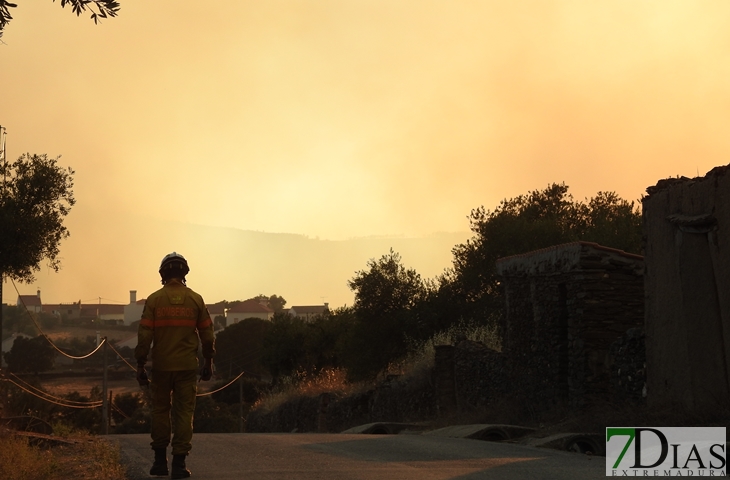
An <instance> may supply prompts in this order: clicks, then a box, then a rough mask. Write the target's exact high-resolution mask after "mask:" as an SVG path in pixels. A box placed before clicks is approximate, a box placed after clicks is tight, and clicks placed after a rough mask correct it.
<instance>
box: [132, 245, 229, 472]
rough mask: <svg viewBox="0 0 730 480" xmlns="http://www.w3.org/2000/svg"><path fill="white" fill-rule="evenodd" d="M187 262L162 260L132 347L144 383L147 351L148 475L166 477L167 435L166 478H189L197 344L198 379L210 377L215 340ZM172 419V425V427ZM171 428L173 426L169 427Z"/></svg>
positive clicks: (176, 255) (177, 256) (176, 258)
mask: <svg viewBox="0 0 730 480" xmlns="http://www.w3.org/2000/svg"><path fill="white" fill-rule="evenodd" d="M189 271H190V269H189V268H188V262H187V261H186V260H185V258H184V257H183V256H182V255H180V254H179V253H176V252H172V253H171V254H169V255H166V256H165V258H163V259H162V263H161V264H160V277H162V285H163V286H162V288H161V289H159V290H157V291H156V292H155V293H153V294H152V295H150V296H149V298H147V300H146V302H145V306H144V311H143V312H142V318H141V320H140V322H139V331H138V334H137V347H136V348H135V350H134V357H135V358H136V359H137V381H138V382H139V384H140V385H141V386H145V385H148V384H149V381H148V380H147V372H146V370H145V363H146V362H147V356H148V354H150V346H151V347H152V351H151V355H150V357H151V360H152V370H151V375H152V382H151V386H150V391H151V393H152V425H151V434H152V443H151V445H152V449H153V450H154V452H155V460H154V463H153V465H152V469H151V470H150V475H153V476H167V475H168V473H170V472H169V470H168V467H167V446H168V445H169V444H170V436H171V431H172V432H174V435H173V436H172V472H171V473H170V476H171V478H173V479H179V478H187V477H189V476H190V475H191V473H190V470H188V469H187V467H186V466H185V457H186V456H187V455H188V453H189V452H190V449H191V448H192V445H191V443H190V442H191V440H192V438H193V412H194V411H195V395H196V393H197V386H196V374H197V372H198V344H199V342H200V343H202V345H203V358H204V359H205V362H204V365H203V368H202V369H201V370H200V379H201V380H205V381H207V380H210V378H211V376H212V374H213V356H214V355H215V337H214V335H213V323H212V322H211V320H210V314H209V313H208V309H207V308H206V307H205V302H203V298H202V297H201V296H200V295H198V294H197V293H195V292H194V291H193V290H191V289H190V288H188V287H187V285H186V284H185V275H187V274H188V272H189ZM171 419H172V422H171ZM171 424H172V425H171Z"/></svg>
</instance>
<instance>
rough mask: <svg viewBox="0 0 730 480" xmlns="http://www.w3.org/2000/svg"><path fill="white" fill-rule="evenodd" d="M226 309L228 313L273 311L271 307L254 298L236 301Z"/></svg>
mask: <svg viewBox="0 0 730 480" xmlns="http://www.w3.org/2000/svg"><path fill="white" fill-rule="evenodd" d="M228 311H229V312H230V313H274V311H273V310H272V309H270V308H269V307H267V306H266V305H262V304H261V303H260V302H259V301H258V300H254V299H251V300H246V301H243V302H241V303H237V304H235V305H233V306H232V307H231V308H229V309H228Z"/></svg>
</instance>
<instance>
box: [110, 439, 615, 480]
mask: <svg viewBox="0 0 730 480" xmlns="http://www.w3.org/2000/svg"><path fill="white" fill-rule="evenodd" d="M105 438H107V439H109V440H110V441H112V442H115V443H117V444H119V445H120V447H121V454H122V462H123V464H124V465H125V466H126V468H127V472H128V475H129V478H130V480H139V479H149V478H151V477H150V476H149V468H150V466H151V465H152V458H153V452H152V450H151V449H150V443H149V442H150V437H149V435H147V434H139V435H109V436H107V437H105ZM168 452H169V450H168ZM187 466H188V468H189V469H190V470H191V471H192V472H193V476H192V478H193V479H196V480H229V479H230V480H234V479H235V480H239V479H252V480H254V479H255V480H258V479H267V480H268V479H303V480H310V479H312V480H313V479H335V480H339V479H342V480H375V479H391V478H392V479H399V480H445V479H458V480H475V479H500V480H511V479H541V480H552V479H593V478H595V479H598V478H605V458H604V457H594V456H589V455H583V454H576V453H569V452H563V451H558V450H552V449H544V448H536V447H530V446H524V445H517V444H511V443H498V442H487V441H481V440H469V439H464V438H448V437H437V436H426V435H403V434H401V435H362V434H318V433H242V434H237V433H228V434H226V433H208V434H205V433H203V434H195V436H194V437H193V451H192V452H191V453H190V455H189V456H188V458H187Z"/></svg>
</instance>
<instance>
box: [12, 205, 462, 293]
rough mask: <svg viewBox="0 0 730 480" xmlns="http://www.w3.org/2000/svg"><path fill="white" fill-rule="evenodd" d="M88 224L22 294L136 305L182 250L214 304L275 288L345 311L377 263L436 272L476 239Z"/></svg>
mask: <svg viewBox="0 0 730 480" xmlns="http://www.w3.org/2000/svg"><path fill="white" fill-rule="evenodd" d="M86 221H87V222H89V221H90V224H92V225H93V226H94V228H88V225H89V223H86V224H85V225H83V226H82V225H70V230H71V237H70V238H69V239H68V240H66V241H65V242H64V243H63V244H62V245H61V255H62V257H63V269H62V271H61V272H60V273H58V274H55V273H48V274H46V273H45V272H42V273H40V274H39V275H38V281H37V282H36V283H34V284H33V286H25V287H23V290H21V293H35V288H36V287H37V288H40V289H41V290H42V291H43V299H44V302H53V303H60V302H67V301H68V302H70V301H76V300H78V299H79V298H94V297H99V296H101V297H104V298H107V297H108V298H111V299H115V300H121V301H127V300H128V293H129V290H137V292H138V293H137V298H145V297H146V296H147V295H149V293H151V292H152V291H154V290H156V289H157V288H159V276H158V275H157V267H158V266H159V261H160V259H161V258H162V257H163V256H164V255H165V254H167V253H169V252H171V251H177V252H179V253H181V254H183V255H184V256H185V257H186V258H187V259H188V261H189V263H190V268H191V272H190V274H189V276H188V284H189V285H190V286H191V287H192V288H193V289H195V290H197V291H199V292H200V293H201V294H203V296H204V297H205V299H206V301H207V302H208V303H214V302H217V301H220V300H224V299H225V300H229V301H230V300H237V299H245V298H250V297H252V296H254V295H257V294H259V293H264V294H267V295H270V294H274V293H275V294H277V295H281V296H283V297H284V298H285V299H286V300H287V305H288V306H291V305H293V304H298V305H312V304H321V303H322V302H323V301H325V302H328V303H329V304H330V305H331V306H332V307H339V306H342V305H345V304H347V305H351V304H352V298H353V297H352V292H351V291H350V290H349V289H348V287H347V280H349V279H350V278H352V277H353V276H354V274H355V272H356V271H358V270H362V269H365V268H367V262H368V260H369V259H371V258H376V259H377V258H380V256H382V255H384V254H386V253H387V252H388V251H389V250H390V248H393V250H395V251H396V252H398V253H400V254H401V257H402V259H403V264H404V265H405V266H406V267H409V268H414V269H416V271H418V272H419V273H420V274H421V275H422V276H423V277H425V278H430V277H434V276H436V275H438V274H440V273H442V272H443V270H444V268H446V267H448V266H450V265H451V260H452V255H451V249H452V248H453V247H454V246H455V245H456V244H458V243H462V242H464V241H466V239H467V238H469V237H470V236H471V235H470V233H469V232H456V233H435V234H432V235H428V236H424V237H411V238H409V237H395V236H394V237H383V236H377V237H361V238H352V239H347V240H321V239H317V238H310V237H307V236H305V235H299V234H290V233H268V232H258V231H250V230H240V229H236V228H225V227H209V226H203V225H195V224H190V223H182V222H174V221H166V220H162V221H161V220H155V219H151V218H144V217H142V218H137V217H132V216H129V217H128V218H124V217H122V218H120V217H119V216H114V217H113V218H110V217H105V216H103V215H101V214H100V215H98V216H97V217H96V218H88V217H87V218H86ZM77 222H78V219H77ZM120 227H121V228H120ZM6 292H8V293H6V294H5V295H6V296H5V298H4V301H5V302H6V303H8V302H9V303H14V298H15V297H14V295H13V296H12V298H10V297H8V294H9V291H8V290H6ZM13 293H14V292H13ZM120 297H121V298H120Z"/></svg>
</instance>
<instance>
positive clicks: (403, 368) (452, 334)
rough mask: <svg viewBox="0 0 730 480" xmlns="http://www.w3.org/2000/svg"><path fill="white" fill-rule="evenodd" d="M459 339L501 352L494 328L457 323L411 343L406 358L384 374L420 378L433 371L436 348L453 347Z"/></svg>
mask: <svg viewBox="0 0 730 480" xmlns="http://www.w3.org/2000/svg"><path fill="white" fill-rule="evenodd" d="M492 323H494V322H492ZM459 339H467V340H471V341H472V342H479V343H482V344H483V345H484V346H486V347H489V348H491V349H492V350H496V351H498V352H499V351H502V344H501V341H500V338H499V335H497V329H496V327H495V326H487V325H474V324H468V323H463V322H459V323H456V324H454V325H452V326H451V327H450V328H449V329H448V330H446V331H444V332H440V333H437V334H436V335H434V336H433V337H431V338H429V339H428V340H426V341H425V342H411V345H410V348H409V350H410V353H409V354H408V356H407V357H406V358H405V359H404V360H403V361H401V362H398V363H394V364H391V365H390V366H389V367H388V371H387V372H386V373H387V374H389V375H403V376H405V377H422V376H423V375H425V374H427V373H428V372H430V371H431V369H433V366H434V359H435V358H436V346H437V345H454V344H456V343H457V342H458V340H459Z"/></svg>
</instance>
